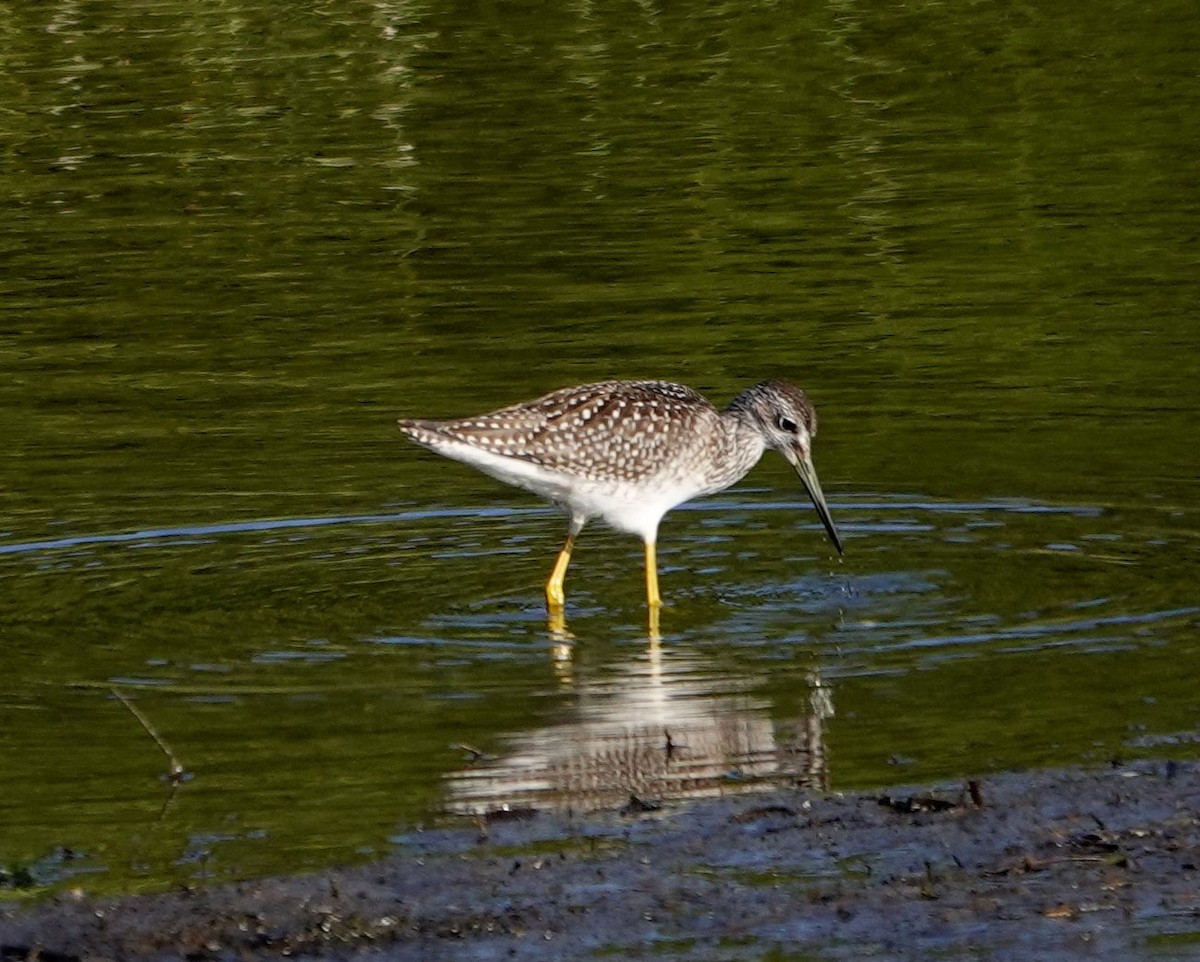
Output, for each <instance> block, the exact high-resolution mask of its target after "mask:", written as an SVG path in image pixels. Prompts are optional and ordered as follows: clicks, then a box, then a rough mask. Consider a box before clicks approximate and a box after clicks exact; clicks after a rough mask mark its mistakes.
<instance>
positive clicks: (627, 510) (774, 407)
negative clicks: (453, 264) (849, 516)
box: [399, 381, 841, 606]
mask: <svg viewBox="0 0 1200 962" xmlns="http://www.w3.org/2000/svg"><path fill="white" fill-rule="evenodd" d="M399 425H400V430H401V431H403V432H404V433H405V434H406V435H408V436H409V437H410V438H411V439H412V440H414V441H416V442H417V443H418V444H421V445H423V446H425V447H427V448H430V449H431V450H433V451H436V452H437V453H439V454H442V455H445V456H446V457H449V458H454V459H455V460H458V461H463V462H465V463H467V464H470V465H473V466H474V467H476V468H478V469H479V470H481V471H484V472H485V473H487V474H490V475H492V476H493V477H495V478H498V479H499V480H501V481H504V482H506V483H508V484H513V485H516V486H517V487H521V488H524V489H526V490H528V491H532V492H534V493H535V494H538V495H540V496H542V497H544V498H547V499H549V500H550V501H552V502H554V503H555V504H557V505H559V506H560V507H561V508H562V509H563V510H564V511H566V512H567V514H568V515H570V517H571V526H570V533H569V535H568V540H567V545H566V547H564V549H563V552H562V553H560V556H559V563H558V564H557V565H556V566H555V573H554V574H553V575H552V576H551V581H550V583H549V584H548V585H547V598H548V599H549V600H550V603H551V605H552V606H553V605H554V604H559V605H561V603H562V578H563V576H564V575H565V571H566V564H567V561H568V560H569V557H570V550H571V547H572V545H573V543H574V538H575V536H576V535H577V534H578V533H579V531H580V530H581V529H582V528H583V526H584V524H585V523H586V522H587V521H588V520H589V519H590V518H593V517H601V518H603V519H604V520H605V521H606V522H607V523H608V524H610V525H611V526H612V527H614V528H617V529H618V530H621V531H628V532H631V533H633V534H637V535H640V536H641V537H642V539H643V541H644V542H645V544H646V549H647V594H648V597H649V599H650V602H651V605H652V606H653V605H657V604H658V603H659V601H658V591H657V573H656V572H655V573H654V574H652V573H651V570H650V565H651V563H652V560H653V555H654V545H655V543H656V541H657V535H658V525H659V522H660V521H661V520H662V517H663V515H664V514H666V513H667V512H668V511H670V510H671V509H672V508H674V507H675V506H677V505H679V504H682V503H683V502H684V501H688V500H690V499H692V498H695V497H700V496H703V495H706V494H713V493H714V492H717V491H721V490H723V489H725V488H727V487H729V486H730V485H731V484H734V483H735V482H737V481H738V480H740V479H741V478H742V477H743V476H744V475H745V474H746V473H747V472H748V471H749V470H750V469H751V468H752V467H753V466H754V465H755V464H757V463H758V460H759V458H760V457H761V456H762V453H763V451H764V450H765V448H767V447H772V448H775V449H776V450H778V451H780V452H781V453H782V454H783V455H784V456H785V457H786V458H787V459H788V461H789V462H791V463H792V465H793V466H794V467H795V468H796V470H797V472H798V473H799V474H800V477H801V480H802V481H803V482H804V485H805V487H806V489H807V490H808V493H809V495H810V497H811V498H812V500H813V502H814V504H815V505H816V507H817V511H818V514H819V515H820V517H821V520H822V522H823V523H824V525H825V528H826V531H827V532H828V533H829V536H830V538H831V540H832V541H833V543H834V545H835V547H837V549H838V550H839V551H840V550H841V542H840V540H839V538H838V535H837V530H836V528H835V527H834V525H833V521H832V519H831V518H830V516H829V511H828V509H827V508H826V506H825V499H824V496H823V495H822V494H821V488H820V485H819V483H818V482H817V476H816V472H815V471H814V470H813V468H812V460H811V445H812V439H813V437H814V436H815V435H816V433H817V416H816V411H815V410H814V409H813V406H812V404H811V402H810V401H809V400H808V398H807V397H806V396H805V395H804V393H803V392H802V391H800V390H799V389H798V388H796V387H794V386H792V385H791V384H788V383H787V382H784V381H763V382H761V383H759V384H756V385H754V386H753V387H751V388H747V389H746V390H745V391H743V392H742V393H741V394H739V395H738V396H737V397H736V398H734V399H733V400H732V401H731V402H730V403H729V405H728V406H727V407H726V408H725V410H724V411H718V410H717V409H716V408H715V407H713V405H712V404H710V403H709V402H708V401H707V400H706V399H705V398H704V397H702V396H701V395H700V394H697V393H696V392H695V391H693V390H692V389H691V388H688V387H685V386H683V385H682V384H672V383H670V382H667V381H603V382H600V383H597V384H584V385H580V386H578V387H571V388H564V389H562V390H559V391H554V392H553V393H551V394H547V395H545V396H544V397H541V398H537V399H536V400H533V401H527V402H524V403H522V404H514V405H512V406H510V407H506V408H501V409H500V410H498V411H492V412H490V413H488V414H481V415H477V416H475V417H468V418H458V419H454V420H437V421H434V420H417V419H402V420H400V421H399Z"/></svg>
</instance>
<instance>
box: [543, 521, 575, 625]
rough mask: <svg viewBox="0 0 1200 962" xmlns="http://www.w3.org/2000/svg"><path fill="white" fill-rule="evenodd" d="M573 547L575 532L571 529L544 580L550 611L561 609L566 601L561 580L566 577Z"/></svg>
mask: <svg viewBox="0 0 1200 962" xmlns="http://www.w3.org/2000/svg"><path fill="white" fill-rule="evenodd" d="M574 547H575V532H574V531H571V532H570V533H568V534H567V541H566V544H564V545H563V546H562V551H560V552H559V553H558V560H557V561H555V562H554V570H553V571H551V572H550V580H549V581H547V582H546V605H547V607H549V608H550V609H551V610H552V611H553V610H555V609H558V610H561V609H562V607H563V605H565V604H566V603H567V595H566V592H564V591H563V581H565V580H566V577H567V565H569V564H570V563H571V549H572V548H574Z"/></svg>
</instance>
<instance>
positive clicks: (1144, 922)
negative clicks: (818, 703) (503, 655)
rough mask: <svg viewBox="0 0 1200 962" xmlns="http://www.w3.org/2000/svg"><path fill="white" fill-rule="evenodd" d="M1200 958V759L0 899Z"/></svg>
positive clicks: (619, 952)
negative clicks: (251, 876)
mask: <svg viewBox="0 0 1200 962" xmlns="http://www.w3.org/2000/svg"><path fill="white" fill-rule="evenodd" d="M606 955H610V956H617V957H626V958H640V957H648V956H652V957H653V958H656V959H672V960H676V959H677V960H710V959H722V960H725V959H738V960H740V959H780V960H782V959H837V960H843V959H845V960H850V959H862V958H888V959H905V958H917V957H920V958H930V957H935V958H938V959H959V958H962V959H968V958H969V959H988V960H1014V962H1015V960H1029V959H1038V960H1054V959H1063V960H1066V959H1089V960H1095V959H1102V960H1109V959H1111V960H1113V962H1117V960H1122V962H1126V960H1130V959H1185V958H1200V764H1197V763H1193V762H1187V763H1174V762H1162V761H1143V762H1137V763H1131V764H1126V765H1120V766H1113V767H1111V768H1107V769H1103V770H1082V769H1067V770H1057V771H1039V772H1031V773H1017V774H1005V775H997V776H991V777H988V778H984V779H981V780H980V781H979V782H978V783H975V784H974V786H973V789H972V787H971V786H968V785H954V786H946V785H942V786H934V787H930V786H918V787H906V788H904V787H902V788H896V789H891V790H889V791H887V792H886V793H872V794H863V795H853V794H847V795H819V794H814V793H804V792H790V793H788V792H775V793H772V794H769V795H754V796H739V797H736V798H732V799H728V800H714V801H708V802H701V803H689V804H687V805H680V806H677V807H676V806H667V807H664V808H662V809H660V810H657V811H650V812H645V811H636V812H635V811H630V810H627V811H625V812H623V813H615V812H614V813H611V814H608V815H604V816H593V817H588V818H570V817H564V816H554V815H548V814H537V815H531V816H529V817H519V818H510V819H493V820H489V821H488V822H487V823H486V824H481V825H470V826H464V827H462V828H455V829H447V830H439V831H432V832H423V833H417V834H414V835H413V836H411V837H410V839H409V840H408V844H407V845H406V847H405V850H402V851H400V852H398V853H397V854H395V855H393V856H390V857H388V858H387V859H385V860H383V861H380V862H377V863H374V864H372V865H368V866H359V867H355V868H351V869H344V870H333V871H328V872H322V873H318V874H313V875H305V876H299V877H292V878H274V879H263V880H255V881H250V882H244V883H241V884H236V885H224V886H214V887H212V888H201V889H195V890H190V891H185V892H172V893H166V894H162V895H151V896H132V897H127V898H118V899H101V900H91V899H87V898H76V897H71V896H67V895H64V896H61V897H59V898H57V899H56V900H54V901H51V902H48V903H45V904H41V905H37V906H34V907H32V908H29V907H14V906H11V905H10V906H7V907H0V959H3V960H5V962H9V960H29V959H34V958H37V959H41V960H43V962H54V960H59V962H65V960H73V959H84V958H97V957H102V958H113V959H167V958H184V957H186V958H190V959H244V958H248V957H254V958H272V957H281V956H290V957H305V958H317V959H330V960H332V959H344V958H350V957H354V958H360V959H361V958H368V959H369V958H378V959H396V960H410V959H411V960H439V959H455V960H463V959H465V960H490V959H513V960H530V962H532V960H551V959H580V958H591V957H604V956H606Z"/></svg>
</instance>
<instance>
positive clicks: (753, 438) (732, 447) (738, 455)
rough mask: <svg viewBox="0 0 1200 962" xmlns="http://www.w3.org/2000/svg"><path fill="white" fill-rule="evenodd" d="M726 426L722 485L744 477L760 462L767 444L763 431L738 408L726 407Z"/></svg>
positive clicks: (735, 481) (721, 466)
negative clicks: (764, 440)
mask: <svg viewBox="0 0 1200 962" xmlns="http://www.w3.org/2000/svg"><path fill="white" fill-rule="evenodd" d="M721 423H722V425H723V427H724V428H725V438H724V444H725V457H723V458H721V459H720V460H721V465H720V469H719V470H720V474H721V477H720V478H719V479H718V478H714V479H713V480H714V482H715V481H718V480H719V481H721V482H723V483H722V485H721V486H722V487H728V486H729V485H731V484H735V483H737V482H738V481H740V480H741V479H742V478H744V477H745V476H746V475H747V474H748V473H749V472H750V469H751V468H752V467H754V466H755V465H756V464H758V461H759V459H760V458H761V457H762V456H763V451H764V450H765V449H766V445H765V443H764V442H763V436H762V432H761V431H759V430H758V428H757V427H756V426H754V425H752V424H751V423H750V421H749V420H748V419H747V418H746V417H744V416H743V415H742V413H741V412H739V411H737V410H730V409H728V408H727V409H726V410H725V411H724V412H723V413H722V415H721Z"/></svg>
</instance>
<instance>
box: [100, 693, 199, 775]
mask: <svg viewBox="0 0 1200 962" xmlns="http://www.w3.org/2000/svg"><path fill="white" fill-rule="evenodd" d="M112 693H113V695H115V696H116V698H117V701H119V702H120V703H121V704H122V705H124V706H125V707H126V708H128V709H129V714H131V715H132V716H133V717H134V718H136V719H137V720H138V722H140V723H141V726H142V727H143V728H144V729H146V734H147V735H149V736H150V737H151V738H153V739H154V743H155V744H156V745H157V746H158V747H159V748H161V749H162V753H163V754H164V755H166V756H167V761H168V762H170V765H171V781H172V782H175V783H178V782H179V781H181V780H182V778H183V776H184V775H185V774H186V772H187V770H186V769H185V768H184V767H183V766H182V765H180V764H179V759H178V758H176V757H175V753H174V752H173V751H171V746H170V745H168V744H167V743H166V742H165V741H163V737H162V736H161V735H160V734H159V733H158V732H157V731H155V729H154V726H153V725H151V724H150V721H149V719H147V718H146V716H145V715H143V714H142V713H141V711H139V710H138V707H137V706H136V705H135V704H134V703H133V702H131V701H130V700H129V699H128V698H126V697H125V696H124V695H122V694H121V693H120V692H119V691H118V690H117V689H116V688H113V689H112Z"/></svg>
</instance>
